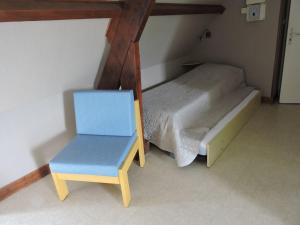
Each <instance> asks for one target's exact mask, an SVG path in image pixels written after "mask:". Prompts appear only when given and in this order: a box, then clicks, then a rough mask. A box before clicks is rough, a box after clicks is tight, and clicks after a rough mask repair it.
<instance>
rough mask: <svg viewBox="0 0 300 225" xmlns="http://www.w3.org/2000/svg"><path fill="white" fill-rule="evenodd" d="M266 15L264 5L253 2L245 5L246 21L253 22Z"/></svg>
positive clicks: (262, 18)
mask: <svg viewBox="0 0 300 225" xmlns="http://www.w3.org/2000/svg"><path fill="white" fill-rule="evenodd" d="M265 17H266V5H265V4H255V5H248V6H247V21H248V22H253V21H258V20H264V19H265Z"/></svg>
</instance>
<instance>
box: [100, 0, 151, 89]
mask: <svg viewBox="0 0 300 225" xmlns="http://www.w3.org/2000/svg"><path fill="white" fill-rule="evenodd" d="M153 6H154V0H127V1H126V2H125V3H124V7H123V10H122V13H121V16H120V21H119V24H118V26H117V29H116V31H115V33H116V34H117V35H114V37H113V40H112V42H111V49H110V52H109V55H108V58H107V61H106V64H105V66H104V69H103V73H102V76H101V79H100V82H99V84H98V85H97V88H99V89H118V88H119V87H120V85H121V75H122V76H127V74H125V73H123V72H122V70H123V66H124V64H125V63H126V58H127V56H128V51H129V49H130V47H131V45H132V43H135V42H138V41H139V40H140V37H141V34H142V32H143V30H144V27H145V24H146V22H147V20H148V18H149V16H150V13H151V10H152V7H153Z"/></svg>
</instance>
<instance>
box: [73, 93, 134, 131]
mask: <svg viewBox="0 0 300 225" xmlns="http://www.w3.org/2000/svg"><path fill="white" fill-rule="evenodd" d="M74 108H75V119H76V129H77V134H89V135H112V136H132V135H133V134H134V132H135V115H134V97H133V92H132V91H119V90H114V91H112V90H111V91H110V90H109V91H106V90H105V91H102V90H101V91H97V90H91V91H78V92H75V93H74Z"/></svg>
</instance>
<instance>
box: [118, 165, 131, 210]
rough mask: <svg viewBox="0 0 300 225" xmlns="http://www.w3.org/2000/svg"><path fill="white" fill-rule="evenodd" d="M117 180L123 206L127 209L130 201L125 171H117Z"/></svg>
mask: <svg viewBox="0 0 300 225" xmlns="http://www.w3.org/2000/svg"><path fill="white" fill-rule="evenodd" d="M119 180H120V186H121V191H122V198H123V205H124V207H126V208H127V207H128V206H129V203H130V200H131V194H130V188H129V182H128V174H127V171H124V170H119Z"/></svg>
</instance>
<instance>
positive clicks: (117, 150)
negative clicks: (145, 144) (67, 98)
mask: <svg viewBox="0 0 300 225" xmlns="http://www.w3.org/2000/svg"><path fill="white" fill-rule="evenodd" d="M135 140H136V133H134V135H132V136H130V137H126V136H121V137H120V136H98V135H77V136H76V137H75V138H73V139H72V140H71V142H70V143H69V144H68V145H67V146H66V147H65V148H64V149H63V150H62V151H61V152H60V153H58V154H57V155H56V156H55V158H54V159H53V160H51V161H50V163H49V166H50V169H51V172H52V173H66V174H86V175H98V176H118V170H119V168H120V166H121V165H122V163H123V161H124V160H125V158H126V156H127V155H128V153H129V151H130V149H131V147H132V145H133V144H134V142H135Z"/></svg>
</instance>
